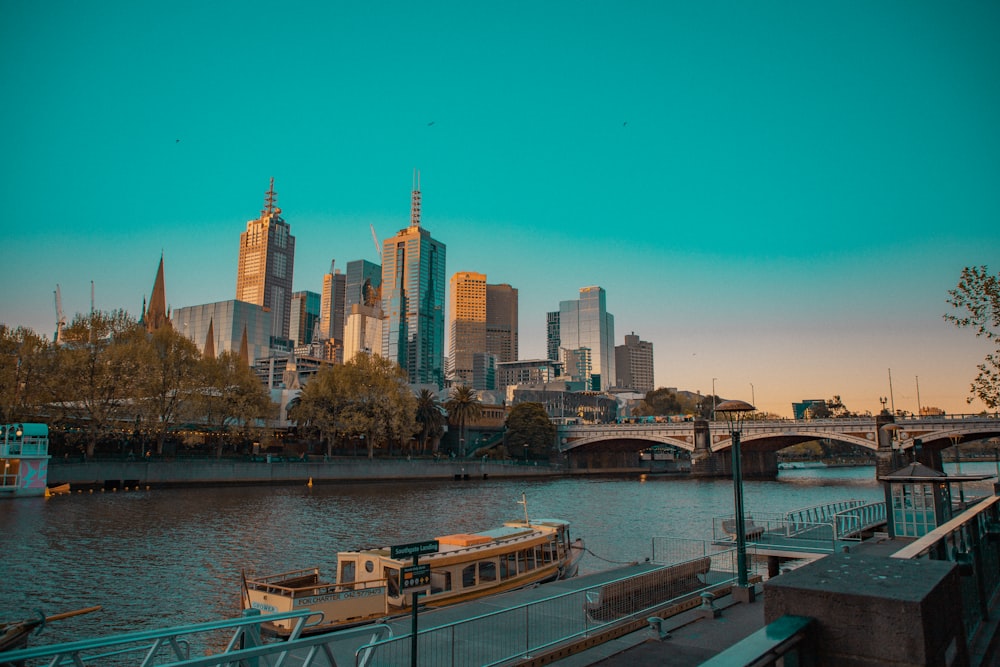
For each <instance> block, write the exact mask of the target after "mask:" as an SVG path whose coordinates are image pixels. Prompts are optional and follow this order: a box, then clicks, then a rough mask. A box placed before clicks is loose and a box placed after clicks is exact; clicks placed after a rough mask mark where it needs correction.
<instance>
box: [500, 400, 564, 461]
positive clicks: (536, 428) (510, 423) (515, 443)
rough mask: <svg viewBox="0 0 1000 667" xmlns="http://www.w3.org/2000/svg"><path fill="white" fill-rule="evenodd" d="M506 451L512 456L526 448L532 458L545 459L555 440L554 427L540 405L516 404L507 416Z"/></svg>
mask: <svg viewBox="0 0 1000 667" xmlns="http://www.w3.org/2000/svg"><path fill="white" fill-rule="evenodd" d="M506 427H507V449H508V451H510V452H511V455H512V456H515V457H516V456H517V453H518V452H520V451H522V450H524V448H525V447H527V448H528V455H529V456H531V457H533V458H547V457H548V455H549V450H550V449H551V448H552V443H553V442H554V441H555V438H556V425H555V424H553V423H552V420H551V419H549V416H548V414H546V412H545V407H544V406H543V405H542V404H541V403H518V404H517V405H515V406H514V407H513V408H511V410H510V413H509V414H508V415H507V422H506Z"/></svg>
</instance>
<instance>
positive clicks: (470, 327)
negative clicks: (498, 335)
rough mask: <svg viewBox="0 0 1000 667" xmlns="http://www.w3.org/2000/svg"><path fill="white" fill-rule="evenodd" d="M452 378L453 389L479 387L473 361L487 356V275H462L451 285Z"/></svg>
mask: <svg viewBox="0 0 1000 667" xmlns="http://www.w3.org/2000/svg"><path fill="white" fill-rule="evenodd" d="M448 293H449V298H448V303H449V306H448V316H449V342H450V349H449V352H448V364H449V377H448V380H449V381H450V382H451V384H452V385H453V386H463V385H464V386H466V387H472V388H473V389H492V388H493V387H477V386H476V381H475V380H476V378H475V374H474V372H473V365H474V364H473V357H474V355H476V354H483V353H485V352H486V275H485V274H483V273H476V272H474V271H459V272H458V273H456V274H455V275H453V276H452V277H451V281H450V285H449V290H448Z"/></svg>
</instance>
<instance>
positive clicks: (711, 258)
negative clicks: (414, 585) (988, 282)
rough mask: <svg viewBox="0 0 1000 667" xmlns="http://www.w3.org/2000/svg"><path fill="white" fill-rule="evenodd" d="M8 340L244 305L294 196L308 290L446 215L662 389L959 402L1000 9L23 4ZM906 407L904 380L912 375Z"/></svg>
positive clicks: (767, 403) (982, 240)
mask: <svg viewBox="0 0 1000 667" xmlns="http://www.w3.org/2000/svg"><path fill="white" fill-rule="evenodd" d="M0 18H2V20H0V40H2V41H0V44H2V46H0V53H2V54H3V57H2V58H0V80H2V82H3V84H4V89H5V90H6V91H7V93H8V95H7V99H8V102H7V103H6V104H4V105H3V106H2V107H0V122H2V123H3V126H4V127H5V129H6V132H4V134H3V137H2V138H0V146H2V148H3V154H4V156H5V158H6V159H5V160H4V167H3V178H2V179H0V188H2V193H3V199H4V202H5V204H6V206H7V209H6V210H7V213H6V214H5V215H4V217H3V223H2V225H3V230H4V238H5V240H6V244H5V251H6V252H5V253H4V260H3V262H0V283H2V286H3V289H2V292H0V322H3V323H5V324H7V325H9V326H18V325H23V326H26V327H30V328H32V329H34V330H35V331H36V332H38V333H39V334H42V335H45V336H47V337H49V338H51V337H52V333H53V331H54V329H55V320H56V315H55V306H54V295H53V292H54V290H55V288H56V285H57V284H58V285H59V287H60V291H61V294H62V302H63V310H64V311H65V312H66V314H67V317H69V318H72V317H73V315H74V314H75V313H83V312H87V311H89V309H90V289H91V281H93V283H94V298H95V306H96V308H98V309H101V310H111V309H116V308H124V309H126V310H128V311H129V312H130V313H132V314H133V315H136V316H138V315H139V314H140V310H141V307H142V302H143V298H144V297H146V296H148V295H149V293H150V291H151V288H152V283H153V278H154V274H155V270H156V266H157V263H158V261H159V259H160V255H161V253H162V254H163V257H164V263H165V279H166V292H167V300H168V302H169V305H170V306H171V307H172V308H180V307H185V306H193V305H198V304H204V303H210V302H215V301H224V300H229V299H233V298H235V293H236V265H237V255H238V249H239V235H240V233H241V232H243V231H244V230H245V229H246V222H247V221H248V220H251V219H253V218H256V217H258V215H259V213H260V209H261V208H262V206H263V203H264V193H265V191H266V190H267V187H268V181H269V179H270V178H271V177H274V179H275V190H276V192H277V193H278V205H279V206H280V207H281V208H282V215H283V217H284V218H285V220H286V221H287V222H288V223H289V225H290V227H291V232H292V234H293V235H294V236H295V237H296V256H295V267H294V288H295V290H310V291H314V292H320V291H321V286H322V276H323V274H324V273H325V272H326V271H327V270H328V269H329V267H330V262H331V260H335V262H336V264H335V265H336V267H337V268H339V269H341V270H342V271H344V270H346V266H347V263H348V262H350V261H353V260H357V259H367V260H369V261H373V262H378V261H379V258H378V255H377V252H376V247H375V244H374V242H373V239H372V236H371V231H370V226H373V227H374V229H375V231H376V234H377V236H378V238H379V240H380V241H381V240H383V239H385V238H388V237H390V236H392V235H394V234H395V233H396V232H397V231H398V230H400V229H403V228H405V227H406V226H407V224H408V221H409V204H410V190H411V179H412V173H413V170H414V169H419V170H420V172H421V183H422V193H423V217H422V220H423V227H425V228H426V229H427V230H429V232H430V233H431V235H432V236H433V237H434V238H436V239H438V240H440V241H441V242H443V243H444V244H445V245H446V246H447V275H448V276H449V277H450V276H451V275H453V274H454V273H455V272H458V271H478V272H481V273H485V274H486V276H487V280H488V282H490V283H509V284H510V285H512V286H513V287H515V288H517V289H518V291H519V297H520V341H521V342H520V349H519V353H520V354H519V356H520V358H522V359H530V358H543V357H544V356H545V316H546V313H547V312H549V311H553V310H558V307H559V302H560V301H563V300H567V299H576V298H577V297H578V293H579V289H580V288H581V287H585V286H590V285H599V286H601V287H603V288H604V289H605V290H606V292H607V308H608V311H609V312H610V313H612V314H613V315H614V316H615V344H618V345H620V344H622V343H623V340H624V336H625V335H626V334H629V333H632V332H634V333H635V334H637V335H638V336H639V337H640V338H641V339H642V340H647V341H651V342H652V343H653V346H654V356H655V379H656V384H657V386H665V387H676V388H678V389H681V390H688V391H700V392H702V393H706V394H707V393H710V392H711V391H712V385H713V378H715V381H714V382H715V391H716V393H717V394H719V395H720V396H724V397H726V398H740V399H744V400H748V401H750V400H754V401H755V402H756V405H757V407H758V408H760V409H762V410H766V411H770V412H774V413H777V414H779V415H782V416H791V403H792V402H795V401H799V400H802V399H817V398H830V397H832V396H833V395H839V396H840V397H841V398H842V400H843V402H844V404H845V405H846V406H847V407H848V408H849V409H851V410H854V411H857V412H865V411H870V412H872V413H875V412H878V410H879V409H880V408H881V404H880V402H879V399H880V397H885V398H889V399H891V401H892V404H894V407H895V408H896V409H901V410H907V411H911V412H915V411H917V409H918V404H917V390H918V387H919V394H920V395H919V398H920V403H921V404H922V405H923V406H934V407H938V408H941V409H943V410H945V411H947V412H949V413H960V412H974V411H980V410H982V409H983V405H982V404H981V403H980V402H979V401H974V402H973V403H972V404H971V405H969V404H967V403H966V398H967V397H968V396H969V385H970V383H971V380H972V379H973V378H974V377H975V375H976V373H977V370H976V365H977V364H979V363H981V362H982V360H983V358H984V357H985V355H986V354H987V353H988V352H990V351H991V346H990V344H989V342H988V341H984V340H982V339H980V338H976V337H975V336H974V334H973V332H972V331H969V330H960V329H957V328H955V327H954V326H953V325H951V324H949V323H948V322H945V321H944V320H943V318H942V315H943V314H944V313H946V312H949V307H948V305H947V303H946V298H947V291H948V290H949V289H952V288H954V287H955V285H956V284H957V282H958V279H959V276H960V273H961V270H962V268H963V267H965V266H974V265H983V264H985V265H988V267H989V269H990V271H991V272H992V273H996V272H997V271H998V270H1000V188H998V183H1000V123H998V122H997V119H998V118H1000V72H998V70H1000V34H998V33H1000V4H997V3H991V2H968V3H961V4H948V3H938V2H930V1H920V0H918V1H912V2H904V1H901V0H899V1H888V2H883V3H877V4H871V3H864V2H850V1H849V2H845V3H838V4H837V5H823V4H808V3H806V4H803V3H796V2H791V1H785V2H771V3H764V4H760V3H755V4H746V3H736V2H713V1H709V2H704V3H682V2H671V1H666V2H628V3H624V4H623V3H601V2H569V1H567V0H555V1H553V2H546V3H528V2H513V3H507V4H505V5H503V6H497V5H489V6H486V5H484V6H476V5H469V4H468V3H460V2H432V3H424V4H413V3H393V2H389V3H382V4H380V5H377V6H371V5H367V4H364V3H311V2H291V3H286V4H283V5H281V6H277V5H274V4H273V3H263V2H258V1H256V0H251V1H248V2H243V3H226V2H223V3H208V4H207V5H206V4H205V3H196V2H190V1H183V0H182V1H179V2H175V3H170V4H169V5H163V4H157V3H153V4H148V3H130V2H124V1H121V0H109V1H107V2H102V3H98V4H92V3H74V2H69V1H68V0H57V1H55V2H52V3H46V4H44V5H39V4H38V3H32V2H27V1H26V0H12V1H11V2H7V3H4V4H3V6H2V7H0ZM889 369H891V377H892V388H891V392H890V385H889V373H890V370H889Z"/></svg>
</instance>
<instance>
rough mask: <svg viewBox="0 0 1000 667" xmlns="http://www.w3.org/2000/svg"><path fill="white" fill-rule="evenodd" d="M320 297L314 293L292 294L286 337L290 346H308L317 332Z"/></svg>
mask: <svg viewBox="0 0 1000 667" xmlns="http://www.w3.org/2000/svg"><path fill="white" fill-rule="evenodd" d="M319 304H320V295H319V294H317V293H316V292H309V291H305V290H303V291H301V292H293V293H292V314H291V318H290V319H289V323H288V337H289V338H291V339H292V344H293V345H296V346H299V345H309V344H310V343H312V341H313V336H314V335H315V334H316V333H317V332H318V329H317V326H316V325H317V323H318V322H319V313H320V311H319Z"/></svg>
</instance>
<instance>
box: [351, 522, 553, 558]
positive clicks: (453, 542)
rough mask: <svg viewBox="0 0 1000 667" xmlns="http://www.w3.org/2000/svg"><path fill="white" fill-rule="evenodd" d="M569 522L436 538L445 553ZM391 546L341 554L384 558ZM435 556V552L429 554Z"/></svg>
mask: <svg viewBox="0 0 1000 667" xmlns="http://www.w3.org/2000/svg"><path fill="white" fill-rule="evenodd" d="M568 525H569V522H568V521H564V520H562V519H532V520H531V523H525V522H524V521H507V522H505V523H504V525H502V526H500V527H499V528H491V529H489V530H481V531H478V532H475V533H452V534H450V535H442V536H439V537H436V538H434V539H436V540H437V542H438V551H437V553H439V554H443V553H448V552H452V551H459V550H462V549H468V548H469V547H478V546H487V545H490V544H496V543H499V542H505V541H507V540H512V539H516V538H519V537H525V536H528V535H532V534H535V533H543V532H551V531H546V530H545V529H553V528H561V527H565V526H568ZM390 551H391V547H368V548H363V549H358V550H357V551H344V552H340V553H341V554H350V553H370V554H377V555H379V556H381V557H383V558H386V557H388V556H389V553H390ZM428 555H429V556H431V557H433V556H434V554H428Z"/></svg>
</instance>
